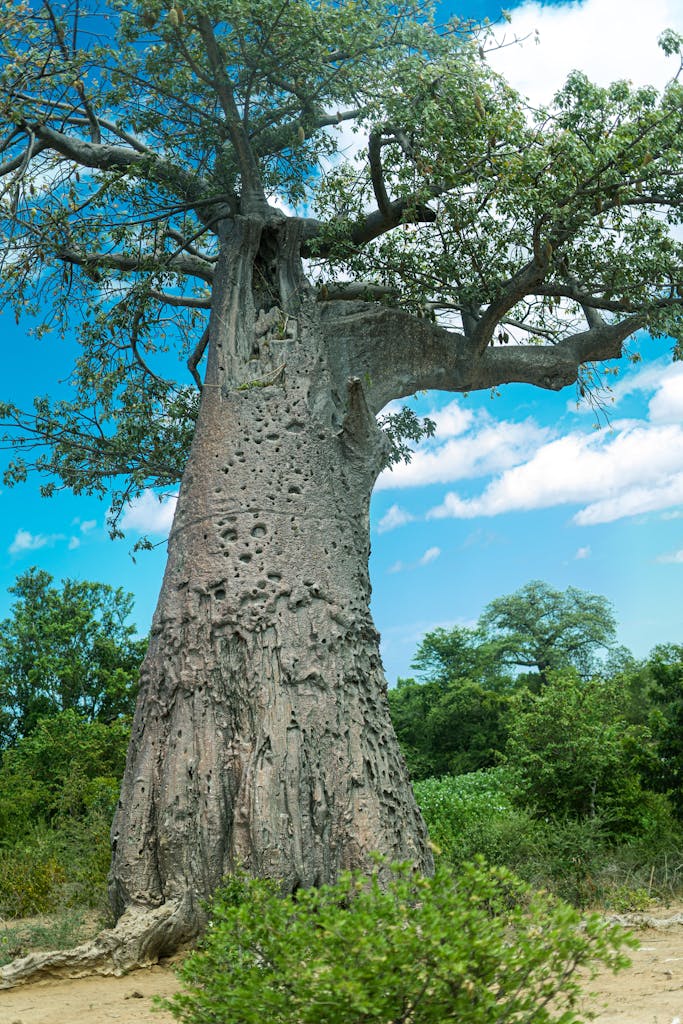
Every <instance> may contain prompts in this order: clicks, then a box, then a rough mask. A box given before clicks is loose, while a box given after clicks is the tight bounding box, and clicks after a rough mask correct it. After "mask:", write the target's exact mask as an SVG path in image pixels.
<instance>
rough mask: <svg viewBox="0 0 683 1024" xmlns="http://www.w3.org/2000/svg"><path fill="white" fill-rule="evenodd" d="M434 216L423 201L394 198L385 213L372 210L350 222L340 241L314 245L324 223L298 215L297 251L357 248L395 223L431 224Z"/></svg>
mask: <svg viewBox="0 0 683 1024" xmlns="http://www.w3.org/2000/svg"><path fill="white" fill-rule="evenodd" d="M436 219H437V218H436V214H435V213H434V211H433V210H430V208H429V207H428V206H425V205H424V203H416V202H415V200H414V199H413V198H408V199H395V200H394V201H393V202H392V203H390V204H389V207H388V210H387V213H386V215H384V214H382V212H381V211H380V210H374V211H373V212H372V213H369V214H368V215H367V217H363V218H362V220H358V221H356V222H355V224H351V225H350V229H349V232H348V235H347V236H346V237H345V238H344V242H343V243H339V242H335V243H327V242H325V243H322V242H321V243H319V244H317V245H316V244H315V240H316V239H318V238H320V237H321V236H322V235H323V234H324V231H325V227H326V225H325V224H324V223H323V222H322V221H318V220H315V219H314V218H312V217H306V218H302V224H303V244H302V246H301V255H302V256H303V257H307V256H312V257H322V258H324V257H326V256H331V255H333V254H334V251H335V249H337V248H338V247H340V246H341V245H344V244H345V245H348V246H350V247H352V248H356V249H357V248H360V247H361V246H362V245H366V244H367V243H368V242H371V241H372V240H373V239H374V238H379V237H380V235H384V234H386V232H387V231H391V230H392V229H393V228H396V227H398V225H399V224H433V223H434V222H435V221H436Z"/></svg>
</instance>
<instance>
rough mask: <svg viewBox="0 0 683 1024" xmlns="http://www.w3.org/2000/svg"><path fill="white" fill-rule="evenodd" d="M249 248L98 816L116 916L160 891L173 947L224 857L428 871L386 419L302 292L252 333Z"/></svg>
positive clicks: (298, 867) (313, 878)
mask: <svg viewBox="0 0 683 1024" xmlns="http://www.w3.org/2000/svg"><path fill="white" fill-rule="evenodd" d="M245 248H247V249H248V244H247V243H246V242H244V240H243V244H242V250H241V252H240V253H239V259H237V258H233V260H232V263H230V265H229V266H228V268H227V270H226V275H225V276H226V284H225V289H224V291H223V293H222V299H221V297H220V296H217V299H218V301H215V302H214V313H215V316H214V322H213V324H212V346H213V350H212V353H211V356H210V365H209V371H208V376H207V384H206V386H205V388H204V392H203V398H202V408H201V415H200V421H199V424H198V427H197V433H196V438H195V443H194V446H193V451H192V455H191V458H190V461H189V464H188V466H187V470H186V473H185V476H184V479H183V482H182V487H181V491H180V497H179V500H178V506H177V511H176V516H175V521H174V524H173V529H172V532H171V536H170V539H169V559H168V566H167V570H166V574H165V577H164V582H163V588H162V592H161V597H160V600H159V605H158V608H157V611H156V614H155V617H154V622H153V626H152V636H151V643H150V649H149V654H148V656H147V659H146V661H145V664H144V667H143V672H142V680H141V693H140V698H139V702H138V707H137V712H136V716H135V722H134V725H133V735H132V741H131V746H130V752H129V758H128V764H127V768H126V773H125V778H124V782H123V788H122V792H121V800H120V804H119V809H118V812H117V815H116V820H115V823H114V828H113V832H112V836H113V866H112V875H111V891H112V899H113V903H114V907H115V910H116V913H117V914H120V913H122V912H123V911H124V910H126V909H130V908H135V907H139V908H141V909H142V908H149V907H155V906H161V905H162V904H169V906H170V905H173V906H174V907H176V908H177V912H176V913H175V914H174V923H173V926H172V927H168V922H167V935H166V938H165V939H163V941H162V945H163V944H164V943H166V944H167V945H168V947H169V948H172V947H173V946H174V945H177V943H178V941H179V940H180V939H182V938H186V937H188V935H190V934H191V933H192V932H193V931H194V930H195V929H196V928H197V927H198V926H199V924H200V922H201V910H200V908H199V902H200V901H201V900H202V899H204V898H205V897H206V896H207V895H209V894H210V893H211V892H212V891H213V889H214V888H215V887H216V885H217V884H218V883H219V881H220V879H221V877H222V876H223V875H224V874H225V873H226V872H230V871H233V870H234V869H235V868H237V867H238V866H242V867H244V868H245V869H246V870H247V871H248V872H251V873H253V874H255V875H263V876H268V877H272V878H276V879H279V880H281V882H282V885H283V887H284V888H286V889H288V890H293V889H295V888H297V887H299V886H310V885H315V884H319V883H322V882H325V881H329V880H332V879H334V878H335V877H336V876H337V875H338V873H339V872H340V871H341V870H342V869H344V868H347V867H359V866H365V865H367V864H368V855H369V854H370V853H371V852H372V851H380V852H382V853H383V854H386V855H388V856H389V857H391V858H393V859H396V858H403V859H411V860H413V861H414V862H415V863H416V864H417V866H418V867H419V868H420V869H422V870H429V869H430V867H431V857H430V854H429V851H428V848H427V844H426V834H425V828H424V824H423V822H422V819H421V817H420V814H419V811H418V809H417V807H416V805H415V801H414V798H413V794H412V790H411V787H410V783H409V780H408V778H407V774H406V770H405V766H404V763H403V759H402V757H401V754H400V752H399V749H398V746H397V742H396V739H395V736H394V733H393V729H392V726H391V723H390V720H389V714H388V705H387V700H386V695H385V690H386V683H385V680H384V676H383V672H382V666H381V661H380V657H379V652H378V636H377V633H376V631H375V629H374V627H373V624H372V620H371V617H370V612H369V607H368V600H369V595H370V584H369V579H368V553H369V541H368V505H369V499H370V492H371V489H372V486H373V483H374V480H375V478H376V475H377V472H378V471H379V469H380V468H381V466H382V462H383V456H384V440H383V436H382V434H381V433H380V432H379V431H378V430H377V428H376V425H375V421H374V417H373V416H372V415H371V414H370V413H369V411H368V409H367V407H366V405H365V401H364V397H363V385H362V382H361V381H359V380H358V379H353V378H349V375H348V366H347V365H345V363H346V360H345V357H344V355H343V353H342V354H341V355H340V353H339V352H338V351H337V352H333V351H331V349H333V348H334V346H326V345H324V343H323V335H322V332H321V330H320V326H319V323H318V308H317V307H316V305H315V303H312V302H310V300H305V301H303V303H300V304H298V308H297V315H296V317H295V318H292V319H291V320H290V321H289V322H288V323H285V317H284V315H282V316H281V315H280V314H279V313H278V314H277V321H278V322H277V323H276V324H275V326H274V329H272V330H271V331H270V333H269V334H267V335H264V334H261V336H260V337H255V334H256V335H258V334H259V331H260V330H261V327H260V325H261V324H264V323H266V322H267V321H266V319H265V318H264V317H263V316H261V318H260V320H259V319H257V320H256V323H257V328H256V332H255V331H254V315H253V309H251V308H250V307H251V305H252V294H251V292H250V291H249V290H247V288H246V287H245V281H246V282H247V285H248V286H251V281H250V277H251V274H250V271H249V272H247V271H246V270H245V266H248V264H247V262H246V261H247V259H248V258H249V253H248V252H247V254H246V256H245V253H244V249H245ZM283 266H284V270H282V268H281V271H280V275H279V276H280V279H281V280H282V279H284V277H286V269H287V267H286V262H285V263H283ZM271 319H275V317H273V316H272V315H271ZM247 343H248V344H249V345H250V346H253V351H252V352H249V353H248V355H250V356H256V357H257V358H256V359H254V361H253V362H251V363H249V360H248V359H247V360H245V359H244V352H243V354H242V367H241V368H240V372H241V374H242V376H243V377H245V367H246V366H249V367H250V369H249V371H248V373H247V374H246V377H247V379H244V380H243V383H242V385H241V386H235V383H234V381H235V367H236V366H238V365H239V358H240V349H241V348H242V349H244V346H245V344H247ZM249 373H251V374H252V375H253V376H254V378H257V379H255V380H253V381H251V382H250V381H249V380H248V374H249Z"/></svg>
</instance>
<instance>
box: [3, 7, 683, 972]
mask: <svg viewBox="0 0 683 1024" xmlns="http://www.w3.org/2000/svg"><path fill="white" fill-rule="evenodd" d="M475 36H476V34H475V33H473V32H472V31H471V27H470V26H466V25H463V24H461V23H460V22H458V21H457V20H452V21H450V22H449V23H448V24H445V25H437V24H436V22H435V20H434V19H433V17H432V12H431V11H430V9H429V7H428V6H425V4H423V3H422V2H420V3H416V4H413V3H411V2H410V0H403V2H401V3H399V4H391V5H386V4H385V3H384V2H381V0H361V2H357V0H348V2H342V3H327V2H324V0H323V2H320V3H317V4H315V5H311V4H309V3H307V2H305V0H287V2H282V0H259V2H257V3H252V2H249V3H244V2H242V0H210V2H209V3H207V2H206V0H187V2H186V3H184V4H183V5H182V6H181V5H179V4H177V3H174V4H172V5H171V6H170V7H169V8H167V9H165V10H163V11H162V10H161V9H160V7H159V6H158V3H157V0H110V2H108V3H95V2H94V0H92V2H90V0H85V2H84V0H67V3H66V5H64V6H60V7H59V8H57V7H56V6H53V5H52V2H51V0H43V3H42V4H41V5H40V6H38V5H33V4H29V3H23V2H20V3H10V4H8V3H6V2H5V3H3V4H2V6H1V7H0V38H1V39H2V43H1V44H0V45H1V47H2V49H1V51H0V54H1V56H0V60H1V62H2V69H1V73H0V112H1V113H2V116H3V119H4V120H5V122H6V124H7V126H8V127H7V129H6V131H5V132H4V135H3V138H2V142H1V143H0V149H1V152H2V160H3V162H2V164H1V165H0V177H1V178H2V180H3V183H4V199H3V206H2V227H1V228H0V233H1V236H2V242H3V249H4V251H5V252H6V254H7V256H6V258H5V260H4V263H3V265H2V268H1V274H2V291H3V295H4V297H5V300H6V301H7V302H9V303H11V304H13V305H14V308H15V309H16V311H17V313H18V314H19V315H21V314H23V313H24V312H26V311H29V312H32V313H34V314H35V315H36V316H38V318H39V319H40V320H41V327H40V328H39V330H42V329H44V328H48V327H50V326H54V327H56V328H57V329H60V328H61V329H62V330H66V329H67V328H69V329H70V328H71V326H72V324H73V310H74V309H75V308H76V309H78V310H79V311H81V312H82V324H81V326H80V328H79V332H78V336H79V341H80V345H81V353H80V357H79V359H78V361H77V364H76V366H75V367H74V370H73V374H72V377H71V385H72V390H71V393H70V397H69V398H67V399H65V400H62V401H57V402H51V401H49V400H48V399H41V400H39V401H37V402H36V404H35V407H34V409H33V411H31V412H25V411H24V412H23V411H21V410H19V409H17V408H16V407H14V406H13V405H9V404H7V405H5V406H4V409H3V412H4V419H5V420H6V421H7V422H8V424H10V433H11V434H12V436H13V439H14V442H15V443H17V442H18V441H19V440H20V439H22V438H23V440H24V441H25V450H24V454H23V455H21V453H20V456H19V457H18V458H16V459H15V460H14V462H13V463H12V465H11V466H10V468H9V471H8V479H9V481H10V482H11V481H13V480H19V479H21V478H22V477H23V476H24V475H25V474H26V472H27V471H28V470H29V469H30V468H31V467H32V466H37V467H38V468H39V469H42V470H45V471H48V472H51V473H53V474H54V476H53V477H48V483H47V485H46V487H47V490H48V492H49V491H50V489H51V488H53V487H54V486H57V485H59V484H60V483H62V484H64V485H67V486H69V487H72V488H73V489H75V490H76V491H77V492H82V491H92V490H105V489H107V488H109V486H110V481H111V480H112V478H115V479H116V480H117V481H118V483H117V490H116V494H115V496H114V500H113V508H114V524H113V525H114V527H115V525H116V515H117V510H118V511H120V509H121V507H122V504H123V502H124V501H125V499H126V498H127V497H129V496H131V495H132V494H135V493H137V492H138V491H139V490H140V488H141V487H143V486H144V485H146V484H149V483H152V484H163V485H165V484H167V483H169V482H170V481H175V480H176V479H177V478H178V477H179V476H180V473H181V471H182V470H183V468H184V475H183V483H182V487H181V491H180V497H179V500H178V505H177V510H176V517H175V522H174V526H173V530H172V533H171V537H170V539H169V563H168V568H167V572H166V575H165V579H164V585H163V590H162V594H161V597H160V602H159V606H158V609H157V612H156V616H155V620H154V624H153V628H152V639H151V643H150V648H149V652H148V655H147V658H146V661H145V665H144V667H143V673H142V683H141V691H140V699H139V701H138V706H137V710H136V719H135V723H134V727H133V736H132V742H131V747H130V755H129V759H128V763H127V768H126V774H125V777H124V783H123V790H122V796H121V802H120V806H119V810H118V812H117V817H116V821H115V826H114V860H113V868H112V898H113V903H114V907H115V909H116V912H117V914H121V913H123V911H124V910H127V914H126V918H125V921H124V922H122V923H121V927H120V928H119V930H118V932H117V937H116V939H115V940H112V941H116V942H120V943H123V944H124V947H122V949H120V950H119V954H118V955H119V956H120V960H119V965H120V964H121V963H124V962H125V963H131V962H135V961H136V959H137V960H139V959H140V958H142V959H149V958H150V957H153V956H154V955H156V954H158V953H159V952H160V951H161V950H166V951H168V950H170V949H172V948H174V947H175V946H176V945H177V944H178V943H179V942H181V941H183V940H185V939H186V938H188V937H189V936H191V935H193V934H195V933H196V930H197V928H198V927H199V925H200V922H201V919H202V910H201V901H202V899H203V897H204V896H205V895H206V894H207V893H208V892H209V891H211V890H212V889H213V888H214V887H215V885H216V884H217V882H218V880H219V879H220V878H221V877H222V876H223V875H224V874H225V872H226V871H230V870H231V869H232V868H233V867H234V865H235V864H236V863H237V862H238V861H241V862H242V863H243V864H245V866H246V867H247V868H248V870H250V871H251V872H253V873H256V874H265V875H272V876H275V877H278V878H280V879H281V880H282V884H283V885H284V886H285V888H291V889H294V888H296V887H298V886H301V885H304V886H305V885H310V884H314V883H317V882H320V881H322V880H324V879H328V878H332V877H334V876H335V875H336V874H337V873H338V872H339V870H340V869H341V868H343V867H345V866H351V865H360V864H363V863H365V862H366V860H367V856H368V854H369V852H370V851H371V850H373V849H379V850H381V851H382V852H384V853H385V854H387V855H388V856H389V857H390V859H391V858H396V857H399V858H404V857H412V858H413V859H414V860H415V862H416V863H417V864H418V866H420V867H422V868H423V869H429V868H430V865H431V856H430V854H429V851H428V848H427V845H426V835H425V830H424V825H423V823H422V820H421V818H420V816H419V813H418V811H417V808H416V806H415V803H414V799H413V796H412V793H411V790H410V786H409V783H408V779H407V776H406V773H405V769H404V766H403V764H402V760H401V757H400V754H399V751H398V747H397V745H396V742H395V739H394V737H393V733H392V731H391V728H390V724H389V719H388V710H387V702H386V697H385V692H384V691H385V681H384V678H383V674H382V669H381V662H380V658H379V653H378V646H377V635H376V632H375V630H374V627H373V625H372V621H371V618H370V613H369V609H368V598H369V582H368V573H367V555H368V506H369V496H370V492H371V489H372V486H373V484H374V481H375V479H376V476H377V474H378V472H379V471H380V469H381V468H382V467H383V466H384V465H386V463H387V461H390V460H391V458H392V456H393V455H394V454H395V449H394V448H392V445H391V441H390V438H389V437H388V435H387V434H386V433H384V432H383V431H382V430H381V428H380V427H379V426H378V425H377V422H376V416H377V414H378V413H379V412H380V411H381V410H382V409H383V407H384V406H385V405H386V404H387V403H388V402H389V401H390V400H391V399H396V398H401V397H403V396H406V395H408V394H412V393H414V391H415V390H416V389H418V388H441V389H443V390H447V391H472V390H475V389H478V388H488V387H492V386H495V385H497V384H500V383H503V382H510V381H524V382H527V383H531V384H535V385H538V386H540V387H545V388H554V389H559V388H561V387H564V386H566V385H569V384H574V383H575V382H576V381H577V380H578V381H579V385H580V387H584V388H585V387H586V386H587V385H588V386H590V382H591V380H592V379H593V376H592V375H593V373H594V370H593V368H592V367H593V365H594V364H595V363H599V362H600V361H602V360H606V359H614V358H619V357H620V356H621V354H622V347H623V344H624V342H625V340H626V339H627V338H628V337H629V335H630V334H632V333H633V332H634V331H635V330H638V329H648V330H650V331H651V332H652V333H654V334H655V335H657V336H663V335H667V334H670V335H671V336H673V337H674V338H675V339H680V338H681V336H682V333H683V332H682V330H681V326H682V325H681V318H680V307H681V304H682V303H683V296H682V295H681V289H680V283H681V280H683V260H682V259H681V245H680V243H678V242H677V241H676V240H675V237H674V235H673V233H672V232H671V231H670V228H671V225H672V224H676V223H678V222H679V221H680V219H681V206H682V199H683V192H682V191H681V178H680V139H681V128H682V124H683V104H682V103H681V88H680V86H679V84H678V83H677V82H675V81H674V82H672V83H671V85H670V86H669V87H668V88H667V90H666V91H665V92H664V93H663V94H662V95H661V96H658V95H657V94H656V92H655V91H654V90H652V89H632V88H631V87H630V86H629V85H628V84H627V83H618V84H617V85H615V86H612V87H609V88H607V89H603V88H598V87H595V86H593V85H591V84H590V83H589V82H588V81H587V79H586V78H585V77H584V76H582V75H579V74H574V75H573V76H571V78H570V80H569V81H568V83H567V85H566V87H565V88H564V89H563V90H562V91H561V92H560V93H559V94H558V96H557V97H556V99H555V101H554V103H553V105H552V106H551V107H550V108H549V109H548V110H542V111H529V110H528V109H526V108H525V106H524V104H523V103H522V101H521V100H520V99H519V97H518V96H516V94H515V93H514V92H513V91H512V90H511V89H509V88H508V87H507V85H506V84H505V82H504V81H502V79H501V78H500V77H498V76H497V75H495V74H494V73H493V72H492V71H491V69H490V68H489V67H488V65H487V63H486V59H485V52H484V55H483V56H482V52H483V51H485V46H486V40H485V38H484V39H477V38H476V37H475ZM680 42H681V41H680V39H679V38H678V37H677V36H675V35H674V34H673V33H668V34H665V36H664V37H663V45H664V47H665V49H666V50H667V52H669V53H673V52H675V51H677V49H678V48H679V47H680ZM335 125H336V126H339V125H341V126H347V127H351V128H352V129H354V130H356V131H357V132H358V134H357V136H356V137H357V138H358V140H359V144H360V148H359V151H358V153H357V159H356V157H354V156H351V157H350V158H347V159H342V158H341V156H340V153H341V150H342V149H343V148H344V147H345V145H346V139H345V136H344V134H343V132H340V131H338V130H335ZM346 138H348V136H346ZM283 206H284V207H285V210H283ZM304 209H305V210H306V215H304V213H303V212H296V211H297V210H299V211H303V210H304ZM309 212H310V213H311V214H312V215H311V216H309V215H307V214H308V213H309ZM304 260H306V261H308V262H307V263H306V265H305V266H304V263H303V261H304ZM378 300H382V301H378ZM46 311H47V312H46ZM41 314H42V315H41ZM433 316H434V317H436V318H437V319H433V318H432V317H433ZM438 318H441V320H440V321H439V319H438ZM166 346H173V347H175V348H177V349H178V350H179V352H180V354H181V356H182V357H183V358H184V359H186V361H187V373H186V374H185V376H181V377H180V378H179V379H172V380H170V379H168V378H167V377H165V376H164V374H165V373H166V367H167V362H166V360H164V359H163V358H162V357H163V351H162V350H163V349H164V348H165V347H166ZM205 354H206V362H204V357H205ZM195 422H196V426H195ZM414 432H417V433H419V428H416V430H415V431H414ZM190 437H192V450H191V453H190V454H189V457H188V455H187V452H188V443H189V440H190ZM32 446H33V447H32ZM36 446H37V448H36ZM55 478H56V482H55ZM126 942H128V945H127V946H125V943H126ZM101 948H102V947H100V952H101ZM88 955H89V956H92V957H95V958H96V956H97V953H96V951H95V950H94V949H93V950H91V951H90V953H89V954H88Z"/></svg>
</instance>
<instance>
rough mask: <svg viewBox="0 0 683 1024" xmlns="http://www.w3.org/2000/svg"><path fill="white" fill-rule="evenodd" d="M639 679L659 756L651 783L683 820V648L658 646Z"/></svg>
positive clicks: (650, 775) (651, 769) (652, 765)
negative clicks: (648, 710)
mask: <svg viewBox="0 0 683 1024" xmlns="http://www.w3.org/2000/svg"><path fill="white" fill-rule="evenodd" d="M636 680H637V682H638V683H640V686H641V688H642V689H644V690H645V691H646V693H647V696H648V698H649V702H650V716H649V724H650V727H651V729H652V733H653V735H654V741H655V749H656V754H657V758H656V760H655V761H654V762H652V761H651V762H650V764H649V772H648V782H649V783H650V785H651V786H652V787H653V788H654V789H656V790H657V791H658V792H664V793H666V794H667V795H668V797H669V800H670V801H671V804H672V806H673V808H674V811H675V813H676V816H677V817H678V819H679V820H683V646H682V645H680V644H662V645H661V646H659V647H655V649H654V650H653V651H652V653H651V654H650V657H649V658H648V660H647V661H646V663H645V665H644V666H643V667H642V669H641V670H640V672H638V673H637V674H636Z"/></svg>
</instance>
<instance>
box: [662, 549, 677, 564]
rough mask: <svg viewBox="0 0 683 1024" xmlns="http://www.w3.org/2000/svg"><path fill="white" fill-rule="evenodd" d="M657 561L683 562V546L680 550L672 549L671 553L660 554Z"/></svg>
mask: <svg viewBox="0 0 683 1024" xmlns="http://www.w3.org/2000/svg"><path fill="white" fill-rule="evenodd" d="M657 561H658V562H674V563H676V564H683V548H681V549H680V551H672V552H671V554H670V555H660V556H659V558H658V559H657Z"/></svg>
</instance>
